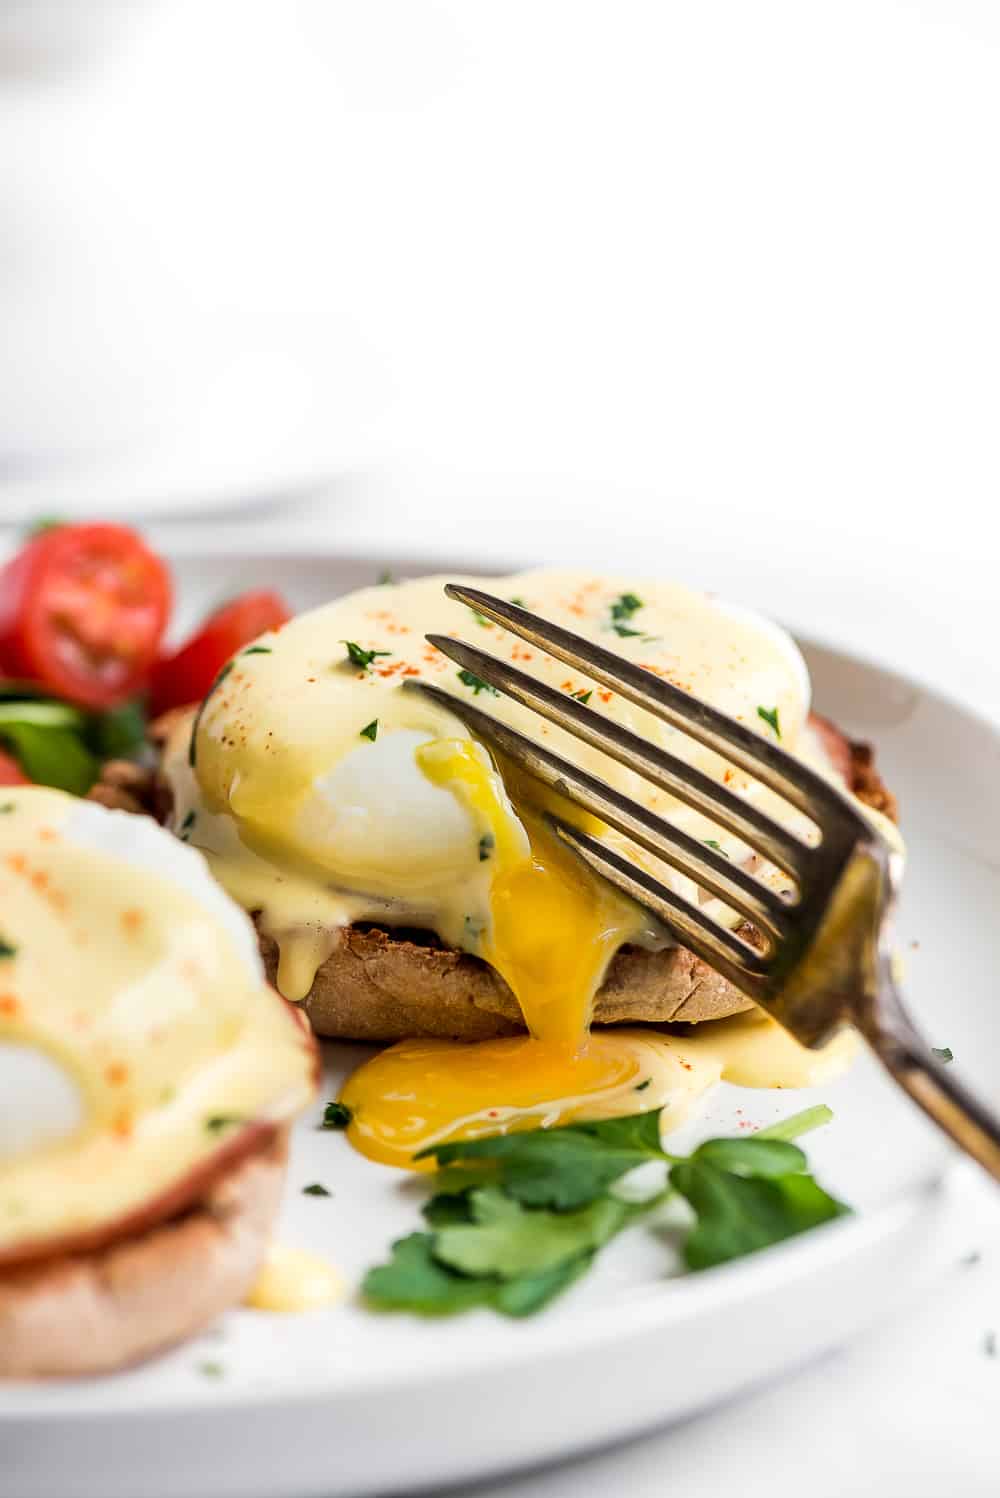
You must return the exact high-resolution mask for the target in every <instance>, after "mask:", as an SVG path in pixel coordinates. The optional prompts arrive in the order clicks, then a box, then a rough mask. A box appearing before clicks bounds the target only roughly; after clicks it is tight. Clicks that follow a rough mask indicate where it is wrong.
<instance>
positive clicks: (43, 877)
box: [31, 869, 49, 893]
mask: <svg viewBox="0 0 1000 1498" xmlns="http://www.w3.org/2000/svg"><path fill="white" fill-rule="evenodd" d="M48 884H49V876H48V874H46V872H45V870H44V869H36V870H35V872H34V873H33V874H32V876H31V885H32V888H33V889H37V890H38V891H39V893H41V892H42V890H45V889H47V888H48Z"/></svg>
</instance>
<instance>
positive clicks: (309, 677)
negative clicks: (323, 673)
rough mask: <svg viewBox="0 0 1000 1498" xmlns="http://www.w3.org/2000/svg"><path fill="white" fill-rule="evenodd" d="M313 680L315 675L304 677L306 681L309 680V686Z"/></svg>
mask: <svg viewBox="0 0 1000 1498" xmlns="http://www.w3.org/2000/svg"><path fill="white" fill-rule="evenodd" d="M315 680H316V678H315V676H307V677H306V681H307V682H309V684H310V686H311V685H312V683H313V682H314V681H315Z"/></svg>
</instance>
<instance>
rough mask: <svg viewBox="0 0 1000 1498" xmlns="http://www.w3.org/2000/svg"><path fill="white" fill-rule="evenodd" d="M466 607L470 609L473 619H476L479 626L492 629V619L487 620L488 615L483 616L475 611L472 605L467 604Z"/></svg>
mask: <svg viewBox="0 0 1000 1498" xmlns="http://www.w3.org/2000/svg"><path fill="white" fill-rule="evenodd" d="M466 607H467V608H468V610H469V613H470V614H471V615H472V617H473V619H475V621H476V623H477V624H479V625H481V626H482V628H483V629H492V627H493V620H492V619H487V617H486V615H485V614H481V613H480V612H479V610H478V609H474V608H473V607H472V605H471V603H470V604H467V605H466Z"/></svg>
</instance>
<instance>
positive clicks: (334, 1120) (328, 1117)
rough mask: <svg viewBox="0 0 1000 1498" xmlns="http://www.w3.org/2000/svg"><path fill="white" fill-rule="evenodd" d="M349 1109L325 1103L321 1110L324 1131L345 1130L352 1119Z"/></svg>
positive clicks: (339, 1104) (338, 1104) (341, 1104)
mask: <svg viewBox="0 0 1000 1498" xmlns="http://www.w3.org/2000/svg"><path fill="white" fill-rule="evenodd" d="M352 1116H353V1115H352V1113H351V1110H350V1108H345V1107H344V1105H343V1103H327V1105H326V1107H325V1108H324V1109H323V1127H324V1129H346V1128H347V1125H348V1124H349V1123H350V1121H351V1118H352Z"/></svg>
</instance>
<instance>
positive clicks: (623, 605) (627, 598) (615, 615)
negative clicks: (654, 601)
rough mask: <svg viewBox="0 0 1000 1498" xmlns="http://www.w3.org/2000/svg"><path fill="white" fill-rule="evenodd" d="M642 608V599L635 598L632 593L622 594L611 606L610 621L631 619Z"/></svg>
mask: <svg viewBox="0 0 1000 1498" xmlns="http://www.w3.org/2000/svg"><path fill="white" fill-rule="evenodd" d="M643 607H644V605H643V602H642V599H641V598H637V597H636V596H635V594H634V593H623V594H622V595H621V597H620V598H616V599H615V601H614V603H613V604H612V605H611V617H612V619H631V617H632V615H633V614H637V613H638V612H639V610H640V609H641V608H643Z"/></svg>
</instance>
